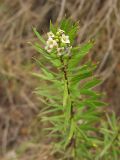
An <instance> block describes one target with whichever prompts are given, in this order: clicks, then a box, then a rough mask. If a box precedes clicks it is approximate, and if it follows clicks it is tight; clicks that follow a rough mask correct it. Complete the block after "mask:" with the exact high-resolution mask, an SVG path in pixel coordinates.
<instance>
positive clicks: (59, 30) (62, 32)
mask: <svg viewBox="0 0 120 160" xmlns="http://www.w3.org/2000/svg"><path fill="white" fill-rule="evenodd" d="M57 33H60V34H64V33H65V31H63V30H62V29H58V31H57Z"/></svg>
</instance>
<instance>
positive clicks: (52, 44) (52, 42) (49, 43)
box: [47, 37, 58, 48]
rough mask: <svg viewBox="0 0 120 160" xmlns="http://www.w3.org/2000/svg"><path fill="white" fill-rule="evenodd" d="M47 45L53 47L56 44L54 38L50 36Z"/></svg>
mask: <svg viewBox="0 0 120 160" xmlns="http://www.w3.org/2000/svg"><path fill="white" fill-rule="evenodd" d="M47 45H48V47H49V48H54V47H57V46H58V44H57V42H56V41H55V40H54V39H52V38H51V37H50V38H48V40H47Z"/></svg>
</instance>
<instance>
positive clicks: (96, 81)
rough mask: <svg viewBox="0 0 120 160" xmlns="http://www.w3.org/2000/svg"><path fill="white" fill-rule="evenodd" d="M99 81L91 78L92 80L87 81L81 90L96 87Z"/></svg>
mask: <svg viewBox="0 0 120 160" xmlns="http://www.w3.org/2000/svg"><path fill="white" fill-rule="evenodd" d="M100 82H101V80H99V79H96V78H93V79H92V80H90V81H88V82H87V83H86V84H85V85H84V86H83V87H82V88H84V89H89V88H93V87H95V86H97V85H98V84H100Z"/></svg>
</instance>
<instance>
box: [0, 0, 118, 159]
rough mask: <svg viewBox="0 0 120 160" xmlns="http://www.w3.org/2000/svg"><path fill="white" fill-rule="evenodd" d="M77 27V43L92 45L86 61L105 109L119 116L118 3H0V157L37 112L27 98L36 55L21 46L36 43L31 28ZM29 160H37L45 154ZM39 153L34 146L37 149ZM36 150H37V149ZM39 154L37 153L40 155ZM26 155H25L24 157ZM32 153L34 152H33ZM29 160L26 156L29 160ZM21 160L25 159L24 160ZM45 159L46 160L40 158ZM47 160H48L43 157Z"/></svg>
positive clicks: (20, 139) (108, 0)
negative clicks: (93, 64)
mask: <svg viewBox="0 0 120 160" xmlns="http://www.w3.org/2000/svg"><path fill="white" fill-rule="evenodd" d="M65 15H66V17H71V19H73V21H77V20H79V21H80V30H79V33H78V37H77V43H78V44H80V43H81V42H83V41H87V40H89V39H92V38H94V39H95V42H96V44H95V48H94V49H93V51H92V53H91V54H90V56H89V57H88V58H90V59H92V60H93V61H99V62H100V63H99V66H98V69H97V71H96V73H97V74H99V75H100V76H101V78H102V79H103V84H102V86H101V90H102V91H105V92H107V98H106V100H107V101H108V102H110V108H111V109H114V110H115V111H116V113H117V114H119V109H120V107H119V105H120V53H119V52H120V42H119V39H120V1H119V0H106V1H105V0H89V1H88V0H26V1H23V0H0V152H1V154H2V155H4V154H6V152H7V151H8V150H9V149H12V148H14V147H15V146H17V144H20V143H22V142H23V141H24V140H27V139H28V138H29V137H30V136H29V131H28V126H29V124H31V121H32V120H33V119H34V116H35V115H36V114H37V113H38V112H39V108H41V107H42V105H41V104H40V102H39V101H38V99H37V98H36V97H35V95H34V94H33V90H34V88H35V86H37V84H38V82H37V80H35V79H33V78H32V76H31V75H30V73H31V71H33V70H36V69H37V68H36V67H35V65H34V63H33V58H32V57H34V56H36V52H35V51H34V50H33V49H32V48H31V47H30V46H29V45H28V44H27V42H29V41H34V40H36V38H35V37H34V35H33V32H32V26H35V27H36V28H37V29H38V31H39V32H40V33H42V34H44V33H45V32H46V31H47V30H48V26H49V21H50V19H51V20H52V21H53V22H55V21H56V20H57V21H60V20H61V19H62V17H64V16H65ZM46 146H47V145H45V147H43V148H44V149H42V150H43V151H42V153H41V152H40V153H39V154H36V152H37V150H38V149H35V155H38V157H36V158H35V157H34V154H33V153H31V152H30V153H31V155H33V158H31V159H34V158H35V159H40V160H43V157H44V156H45V155H49V154H48V153H47V150H48V148H47V149H46ZM39 147H40V146H39ZM39 147H38V148H39ZM40 150H41V149H40ZM28 153H29V152H28ZM37 153H38V152H37ZM31 157H32V156H31ZM22 159H23V160H24V159H25V160H27V159H30V158H29V154H28V157H27V155H25V158H24V157H22ZM46 159H47V158H46ZM49 159H50V156H49Z"/></svg>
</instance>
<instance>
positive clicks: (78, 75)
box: [71, 71, 93, 85]
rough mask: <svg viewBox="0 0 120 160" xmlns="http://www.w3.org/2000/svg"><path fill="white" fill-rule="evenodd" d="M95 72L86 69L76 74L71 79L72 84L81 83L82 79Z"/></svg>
mask: <svg viewBox="0 0 120 160" xmlns="http://www.w3.org/2000/svg"><path fill="white" fill-rule="evenodd" d="M92 75H93V74H92V72H91V71H85V72H84V73H81V74H77V75H74V77H73V78H72V79H71V85H75V84H77V83H79V82H80V81H81V80H83V79H86V78H88V77H91V76H92Z"/></svg>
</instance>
